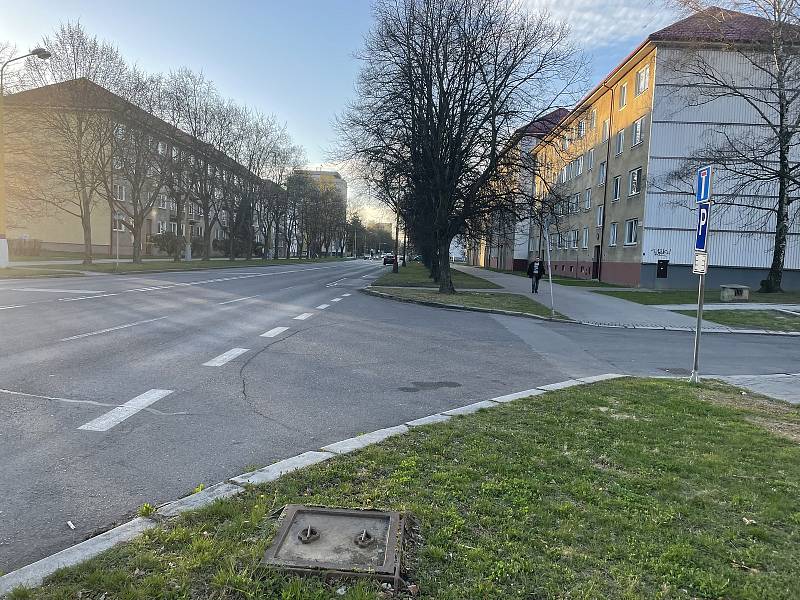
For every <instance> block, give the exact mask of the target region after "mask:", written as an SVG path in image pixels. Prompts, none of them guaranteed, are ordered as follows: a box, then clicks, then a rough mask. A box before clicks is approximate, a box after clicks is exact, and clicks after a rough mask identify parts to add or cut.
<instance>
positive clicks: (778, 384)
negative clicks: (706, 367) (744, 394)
mask: <svg viewBox="0 0 800 600" xmlns="http://www.w3.org/2000/svg"><path fill="white" fill-rule="evenodd" d="M718 379H722V380H723V381H726V382H728V383H730V384H731V385H736V386H739V387H743V388H747V389H748V390H751V391H753V392H756V393H758V394H763V395H765V396H769V397H770V398H776V399H778V400H784V401H786V402H791V403H792V404H800V373H794V374H779V375H733V376H729V377H719V378H718Z"/></svg>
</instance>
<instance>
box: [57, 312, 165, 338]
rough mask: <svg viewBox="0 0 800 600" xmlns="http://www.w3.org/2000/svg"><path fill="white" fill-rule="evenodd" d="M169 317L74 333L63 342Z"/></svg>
mask: <svg viewBox="0 0 800 600" xmlns="http://www.w3.org/2000/svg"><path fill="white" fill-rule="evenodd" d="M166 318H167V317H158V318H156V319H147V320H146V321H136V322H135V323H125V325H117V326H116V327H108V328H107V329H101V330H99V331H91V332H89V333H81V334H80V335H73V336H70V337H65V338H61V341H62V342H69V341H71V340H79V339H81V338H86V337H89V336H92V335H100V334H101V333H108V332H109V331H117V330H119V329H127V328H128V327H135V326H136V325H144V324H145V323H153V322H154V321H160V320H161V319H166Z"/></svg>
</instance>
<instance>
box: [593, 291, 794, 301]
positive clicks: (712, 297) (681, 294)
mask: <svg viewBox="0 0 800 600" xmlns="http://www.w3.org/2000/svg"><path fill="white" fill-rule="evenodd" d="M596 293H597V294H608V295H609V296H614V297H615V298H622V299H623V300H630V301H631V302H636V303H638V304H692V303H695V304H696V303H697V290H640V291H635V292H634V291H605V290H601V291H598V292H596ZM704 299H705V302H714V303H718V302H719V301H720V299H719V291H706V293H705V296H704ZM750 302H763V303H766V304H800V292H782V293H777V294H759V293H758V292H751V293H750Z"/></svg>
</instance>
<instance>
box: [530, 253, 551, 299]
mask: <svg viewBox="0 0 800 600" xmlns="http://www.w3.org/2000/svg"><path fill="white" fill-rule="evenodd" d="M545 275H547V273H546V272H545V270H544V261H543V260H541V259H540V258H539V257H538V256H537V257H536V259H535V260H532V261H531V264H529V265H528V277H530V278H531V293H533V294H538V293H539V280H540V279H541V278H542V277H544V276H545Z"/></svg>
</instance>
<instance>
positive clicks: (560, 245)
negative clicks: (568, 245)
mask: <svg viewBox="0 0 800 600" xmlns="http://www.w3.org/2000/svg"><path fill="white" fill-rule="evenodd" d="M563 248H564V234H563V233H559V234H558V249H559V250H562V249H563Z"/></svg>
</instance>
